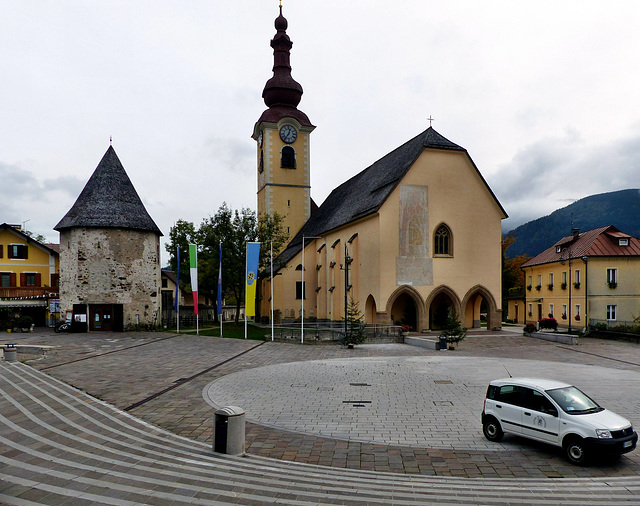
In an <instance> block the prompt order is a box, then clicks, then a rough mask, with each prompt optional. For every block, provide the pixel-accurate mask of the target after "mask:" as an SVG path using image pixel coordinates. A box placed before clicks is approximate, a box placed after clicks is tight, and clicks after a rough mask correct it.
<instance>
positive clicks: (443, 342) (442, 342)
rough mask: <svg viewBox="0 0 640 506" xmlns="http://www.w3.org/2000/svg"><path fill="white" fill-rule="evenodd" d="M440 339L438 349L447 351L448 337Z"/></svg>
mask: <svg viewBox="0 0 640 506" xmlns="http://www.w3.org/2000/svg"><path fill="white" fill-rule="evenodd" d="M439 339H440V342H439V344H438V347H439V348H440V349H441V350H446V349H447V336H440V337H439Z"/></svg>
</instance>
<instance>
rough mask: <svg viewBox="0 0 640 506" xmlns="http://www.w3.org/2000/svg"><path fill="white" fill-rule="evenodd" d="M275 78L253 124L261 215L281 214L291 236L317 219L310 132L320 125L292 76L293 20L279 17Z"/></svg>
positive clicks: (275, 53)
mask: <svg viewBox="0 0 640 506" xmlns="http://www.w3.org/2000/svg"><path fill="white" fill-rule="evenodd" d="M275 28H276V34H275V36H274V37H273V39H272V40H271V47H272V48H273V77H271V79H269V80H268V81H267V83H266V84H265V87H264V90H263V92H262V98H263V99H264V103H265V104H266V106H267V107H268V109H267V110H265V111H264V112H263V113H262V116H260V119H259V120H258V121H257V122H256V124H255V126H254V127H253V135H252V136H251V137H252V138H253V139H254V140H255V141H256V143H257V172H258V216H262V215H264V214H274V213H276V212H277V213H278V214H279V215H280V216H282V217H283V218H284V220H283V222H284V230H285V231H286V232H288V234H289V239H291V238H293V236H294V235H296V234H297V233H298V231H299V230H300V229H301V228H302V226H303V225H304V224H305V223H306V221H307V220H308V219H309V218H310V217H311V173H310V146H309V140H310V134H311V132H312V131H313V129H314V128H315V126H313V125H312V124H311V121H309V118H308V117H307V115H306V114H305V113H303V112H302V111H300V110H299V109H298V104H299V103H300V99H301V98H302V93H303V92H302V86H300V84H299V83H297V82H296V81H295V80H294V79H293V77H291V65H290V63H289V60H290V51H291V47H292V46H293V43H292V42H291V39H290V38H289V36H288V35H287V20H286V19H285V17H284V16H283V15H282V5H280V15H279V16H278V17H277V18H276V20H275Z"/></svg>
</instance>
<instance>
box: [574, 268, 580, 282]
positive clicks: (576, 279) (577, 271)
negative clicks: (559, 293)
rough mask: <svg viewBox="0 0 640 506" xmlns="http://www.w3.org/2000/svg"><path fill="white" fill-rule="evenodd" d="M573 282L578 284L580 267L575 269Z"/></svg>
mask: <svg viewBox="0 0 640 506" xmlns="http://www.w3.org/2000/svg"><path fill="white" fill-rule="evenodd" d="M574 282H575V283H577V284H580V269H576V277H575V278H574Z"/></svg>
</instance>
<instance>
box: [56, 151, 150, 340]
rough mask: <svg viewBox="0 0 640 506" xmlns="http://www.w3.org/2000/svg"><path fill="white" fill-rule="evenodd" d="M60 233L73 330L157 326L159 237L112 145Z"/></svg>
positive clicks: (64, 301) (65, 300)
mask: <svg viewBox="0 0 640 506" xmlns="http://www.w3.org/2000/svg"><path fill="white" fill-rule="evenodd" d="M54 229H55V230H57V231H58V232H60V307H61V310H62V311H66V310H69V309H73V318H74V329H75V330H77V331H86V330H115V331H122V330H124V329H127V328H134V327H137V326H145V325H147V324H152V323H154V320H155V319H156V316H157V315H158V313H159V310H160V302H161V301H160V296H159V293H160V292H159V290H160V236H161V235H162V232H160V229H159V228H158V227H157V226H156V224H155V223H154V221H153V219H151V216H149V213H147V210H146V209H145V207H144V205H143V203H142V201H141V200H140V197H139V196H138V193H137V192H136V190H135V188H134V187H133V184H132V183H131V180H130V179H129V176H127V173H126V172H125V170H124V167H123V166H122V163H120V160H119V159H118V155H116V152H115V150H114V149H113V147H112V146H109V149H107V152H106V153H105V155H104V156H103V157H102V160H101V161H100V163H99V164H98V167H97V168H96V170H95V171H94V173H93V175H92V176H91V178H90V179H89V181H88V182H87V184H86V186H85V187H84V189H83V190H82V192H81V193H80V196H79V197H78V199H77V200H76V202H75V204H74V205H73V206H72V207H71V209H70V210H69V212H68V213H67V214H66V215H65V216H64V218H62V220H60V222H59V223H58V224H57V225H56V226H55V227H54Z"/></svg>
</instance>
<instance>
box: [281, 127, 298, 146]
mask: <svg viewBox="0 0 640 506" xmlns="http://www.w3.org/2000/svg"><path fill="white" fill-rule="evenodd" d="M280 138H281V139H282V141H283V142H286V143H287V144H291V143H292V142H295V141H296V139H297V138H298V132H297V131H296V129H295V127H293V126H292V125H285V126H283V127H282V128H281V129H280Z"/></svg>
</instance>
